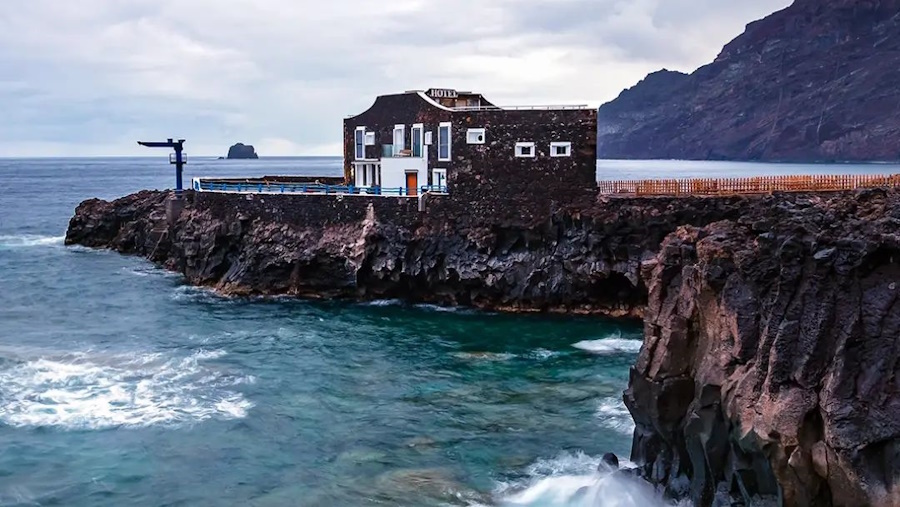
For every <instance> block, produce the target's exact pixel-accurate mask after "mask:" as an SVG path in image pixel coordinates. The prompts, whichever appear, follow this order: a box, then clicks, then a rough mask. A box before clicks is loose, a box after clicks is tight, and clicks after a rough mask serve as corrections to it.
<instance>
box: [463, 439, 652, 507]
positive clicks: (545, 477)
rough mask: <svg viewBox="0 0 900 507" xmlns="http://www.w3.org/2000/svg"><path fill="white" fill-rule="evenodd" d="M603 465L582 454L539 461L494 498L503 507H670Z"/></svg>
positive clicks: (638, 482)
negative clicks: (602, 466) (605, 468)
mask: <svg viewBox="0 0 900 507" xmlns="http://www.w3.org/2000/svg"><path fill="white" fill-rule="evenodd" d="M600 462H601V459H600V458H599V457H593V456H588V455H586V454H585V453H583V452H578V453H575V454H572V453H562V454H560V455H558V456H556V457H555V458H551V459H541V460H538V461H536V462H535V463H534V464H532V465H531V466H529V467H528V469H527V470H526V471H525V475H526V476H525V478H523V479H520V480H518V481H514V482H507V483H501V484H499V486H498V488H497V491H496V492H495V495H494V496H495V498H496V504H497V505H499V506H504V507H507V506H509V507H511V506H542V507H556V506H558V507H579V506H584V507H588V506H590V507H655V506H665V505H668V504H667V503H666V502H665V501H664V500H663V499H662V498H661V497H660V495H659V494H658V493H657V492H655V491H654V489H653V487H652V486H650V485H649V484H647V483H645V482H643V481H641V480H640V479H636V478H633V477H630V476H628V475H623V474H617V473H613V472H608V471H604V470H602V468H601V467H600ZM626 463H627V462H626ZM625 466H626V467H627V466H633V464H630V463H627V464H626V465H625ZM473 505H474V504H473Z"/></svg>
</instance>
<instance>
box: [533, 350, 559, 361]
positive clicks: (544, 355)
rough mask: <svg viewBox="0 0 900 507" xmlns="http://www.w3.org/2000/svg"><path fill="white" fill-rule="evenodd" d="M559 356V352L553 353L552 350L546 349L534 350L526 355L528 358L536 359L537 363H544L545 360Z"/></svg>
mask: <svg viewBox="0 0 900 507" xmlns="http://www.w3.org/2000/svg"><path fill="white" fill-rule="evenodd" d="M558 355H559V352H555V351H553V350H547V349H534V350H532V351H531V352H529V353H528V357H530V358H532V359H537V360H538V361H544V360H546V359H550V358H553V357H556V356H558Z"/></svg>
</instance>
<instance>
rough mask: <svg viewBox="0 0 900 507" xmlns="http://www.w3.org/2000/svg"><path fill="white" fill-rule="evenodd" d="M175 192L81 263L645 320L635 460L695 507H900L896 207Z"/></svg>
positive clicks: (634, 392) (109, 212)
mask: <svg viewBox="0 0 900 507" xmlns="http://www.w3.org/2000/svg"><path fill="white" fill-rule="evenodd" d="M167 197H168V193H166V192H152V191H145V192H140V193H137V194H134V195H131V196H128V197H124V198H122V199H119V200H116V201H113V202H106V201H100V200H96V199H94V200H89V201H85V202H84V203H82V204H81V205H80V206H79V207H78V209H77V210H76V213H75V216H74V217H73V218H72V220H71V222H70V225H69V230H68V232H67V236H66V243H67V244H80V245H84V246H89V247H96V248H109V249H113V250H116V251H119V252H122V253H125V254H133V255H141V256H144V257H146V258H148V259H150V260H151V261H153V262H155V263H157V264H159V265H161V266H164V267H166V268H167V269H171V270H173V271H177V272H179V273H182V274H183V275H184V276H185V278H186V279H187V281H188V282H189V283H192V284H195V285H202V286H207V287H211V288H214V289H216V290H217V291H220V292H222V293H226V294H237V295H255V294H261V295H294V296H302V297H328V298H336V297H337V298H353V299H381V298H400V299H405V300H409V301H416V302H428V303H438V304H444V305H469V306H474V307H478V308H485V309H501V310H508V311H556V312H569V313H590V314H599V315H608V316H618V317H621V316H630V317H643V318H644V320H645V328H646V332H645V343H644V347H643V350H642V352H641V355H640V358H639V360H638V362H637V364H636V365H635V367H634V369H633V371H632V376H631V381H630V386H629V389H628V391H627V393H626V402H627V404H628V406H629V409H630V410H631V413H632V415H633V417H634V419H635V422H636V424H637V430H636V432H635V442H634V449H633V459H634V461H636V462H638V463H642V464H643V466H642V471H643V475H644V476H645V477H646V478H647V479H648V480H650V481H651V482H653V483H654V484H657V485H660V486H661V487H663V488H665V489H666V491H667V493H668V494H669V496H671V497H672V498H691V499H693V500H694V502H695V503H696V505H730V504H733V503H743V504H746V505H750V504H754V505H759V504H760V502H768V503H770V504H772V505H864V504H869V505H897V504H898V503H900V489H897V487H896V481H897V479H896V477H897V476H898V475H900V380H898V376H897V375H896V373H897V371H898V356H900V345H898V344H897V341H898V340H897V337H898V332H900V307H898V305H897V296H896V291H897V289H898V287H900V285H898V284H900V269H898V267H897V265H896V264H895V263H894V259H895V258H897V259H900V255H896V254H897V253H900V236H898V235H897V226H898V224H900V194H898V193H897V192H895V191H882V190H868V191H860V192H855V193H836V194H822V195H804V194H781V195H772V196H760V197H715V198H690V197H685V198H643V199H641V198H615V199H609V198H604V197H600V196H596V195H592V194H588V193H585V194H579V195H573V196H572V198H571V201H570V202H569V204H566V205H559V204H558V203H556V202H552V201H548V202H543V203H534V202H532V203H530V205H529V206H522V207H516V206H511V204H514V203H509V202H507V203H502V204H505V207H500V204H501V203H496V202H492V201H490V200H477V202H478V204H477V206H476V205H465V204H464V203H462V204H461V203H458V202H455V201H453V200H451V199H449V198H445V197H437V196H429V197H428V198H427V199H426V201H425V211H419V209H418V203H417V202H416V200H410V199H394V198H366V197H345V198H343V199H341V198H336V197H334V196H267V197H261V196H253V195H246V196H245V195H240V196H237V195H224V194H208V193H203V194H196V193H192V192H187V193H186V195H185V209H184V211H183V213H182V214H181V216H180V218H179V219H178V221H177V223H175V224H174V225H172V226H171V227H167V225H166V217H165V201H166V199H167Z"/></svg>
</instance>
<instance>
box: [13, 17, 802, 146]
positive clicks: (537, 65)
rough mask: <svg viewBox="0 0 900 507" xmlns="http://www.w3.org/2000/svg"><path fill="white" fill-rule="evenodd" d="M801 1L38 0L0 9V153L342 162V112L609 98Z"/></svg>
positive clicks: (712, 50)
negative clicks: (459, 100)
mask: <svg viewBox="0 0 900 507" xmlns="http://www.w3.org/2000/svg"><path fill="white" fill-rule="evenodd" d="M789 3H790V0H754V1H746V0H480V1H475V0H446V1H444V2H437V1H435V0H390V1H379V2H373V1H368V0H319V1H316V2H313V1H311V0H77V1H74V0H73V1H67V0H27V1H21V2H16V3H15V7H14V8H12V6H7V7H9V8H5V9H2V11H0V111H2V116H0V118H2V120H3V121H2V122H0V156H92V155H147V153H146V152H145V151H141V149H140V148H139V147H137V146H136V145H135V140H137V139H142V138H150V139H156V138H166V137H173V136H178V137H184V138H186V139H187V140H188V146H189V148H190V149H189V152H190V153H192V154H194V155H219V154H224V153H225V151H226V150H227V147H228V145H230V144H231V143H233V142H238V141H243V142H247V143H252V144H254V145H256V147H257V151H259V152H260V153H261V154H262V155H315V154H321V155H332V154H333V155H339V154H340V147H339V145H340V137H341V120H342V118H344V117H345V116H347V115H350V114H355V113H358V112H361V111H363V110H365V109H366V108H367V107H368V106H369V105H370V104H371V103H372V101H373V99H374V97H375V96H376V95H378V94H384V93H392V92H398V91H403V90H408V89H417V88H421V89H424V88H429V87H436V88H456V89H467V90H476V91H480V92H482V93H484V94H485V95H486V96H488V98H489V99H491V100H492V101H493V102H495V103H498V104H505V105H518V104H546V103H553V104H563V103H565V104H568V103H574V104H590V105H592V106H599V105H600V104H602V103H604V102H606V101H608V100H611V99H613V98H615V96H616V95H618V93H619V92H620V91H621V90H622V89H623V88H626V87H629V86H632V85H634V84H635V83H636V82H637V81H639V80H640V79H641V78H642V77H643V76H644V75H646V74H647V73H648V72H651V71H654V70H658V69H660V68H663V67H665V68H669V69H675V70H681V71H692V70H694V69H695V68H696V67H698V66H699V65H702V64H703V63H706V62H708V61H711V60H712V59H713V58H714V57H715V55H716V54H717V53H718V51H719V50H720V49H721V47H722V46H723V45H724V44H725V43H726V42H728V41H729V40H730V39H732V38H733V37H735V36H736V35H738V34H739V33H740V32H741V31H743V27H744V26H745V25H746V24H747V23H748V22H750V21H752V20H754V19H758V18H761V17H763V16H765V15H766V14H769V13H771V12H773V11H775V10H778V9H781V8H783V7H786V6H787V5H788V4H789Z"/></svg>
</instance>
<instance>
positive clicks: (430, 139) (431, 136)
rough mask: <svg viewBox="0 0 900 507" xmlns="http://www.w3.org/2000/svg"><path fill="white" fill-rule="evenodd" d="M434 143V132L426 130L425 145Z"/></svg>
mask: <svg viewBox="0 0 900 507" xmlns="http://www.w3.org/2000/svg"><path fill="white" fill-rule="evenodd" d="M432 145H434V132H432V131H430V130H429V131H428V132H425V146H432Z"/></svg>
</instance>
